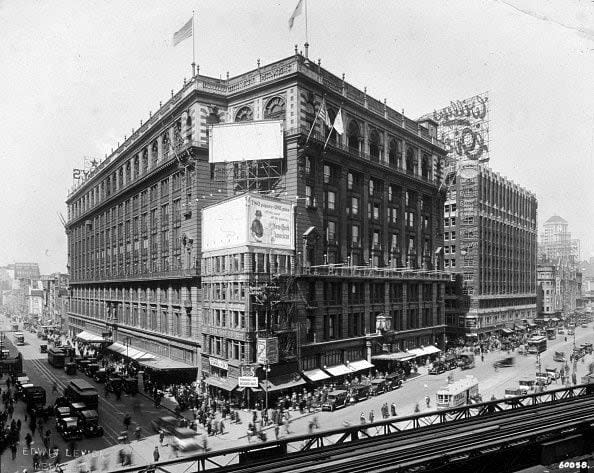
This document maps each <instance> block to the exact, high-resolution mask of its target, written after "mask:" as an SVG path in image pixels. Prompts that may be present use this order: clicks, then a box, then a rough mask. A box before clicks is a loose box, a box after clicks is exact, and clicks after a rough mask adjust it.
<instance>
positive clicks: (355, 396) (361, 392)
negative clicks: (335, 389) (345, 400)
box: [349, 384, 371, 404]
mask: <svg viewBox="0 0 594 473" xmlns="http://www.w3.org/2000/svg"><path fill="white" fill-rule="evenodd" d="M370 388H371V385H369V384H357V385H355V386H351V389H350V393H349V394H350V400H349V402H350V403H351V404H354V403H356V402H359V401H364V400H365V399H367V398H368V397H369V391H370Z"/></svg>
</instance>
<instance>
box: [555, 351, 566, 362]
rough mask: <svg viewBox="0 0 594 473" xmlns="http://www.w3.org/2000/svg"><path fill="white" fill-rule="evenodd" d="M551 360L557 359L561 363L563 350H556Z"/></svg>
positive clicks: (563, 354) (563, 358) (563, 359)
mask: <svg viewBox="0 0 594 473" xmlns="http://www.w3.org/2000/svg"><path fill="white" fill-rule="evenodd" d="M553 361H558V362H561V363H563V362H565V352H562V351H556V352H555V354H554V355H553Z"/></svg>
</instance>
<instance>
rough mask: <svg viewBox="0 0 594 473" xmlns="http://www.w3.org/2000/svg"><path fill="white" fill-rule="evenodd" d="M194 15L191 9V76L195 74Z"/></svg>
mask: <svg viewBox="0 0 594 473" xmlns="http://www.w3.org/2000/svg"><path fill="white" fill-rule="evenodd" d="M195 18H196V15H195V14H194V10H192V77H194V76H196V39H195V38H194V30H195V29H196V19H195Z"/></svg>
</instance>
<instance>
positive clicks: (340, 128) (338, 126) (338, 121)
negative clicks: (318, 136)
mask: <svg viewBox="0 0 594 473" xmlns="http://www.w3.org/2000/svg"><path fill="white" fill-rule="evenodd" d="M332 126H333V127H334V129H335V130H336V133H338V134H339V135H342V134H343V133H344V124H343V123H342V108H340V109H339V110H338V113H337V114H336V118H335V119H334V125H332Z"/></svg>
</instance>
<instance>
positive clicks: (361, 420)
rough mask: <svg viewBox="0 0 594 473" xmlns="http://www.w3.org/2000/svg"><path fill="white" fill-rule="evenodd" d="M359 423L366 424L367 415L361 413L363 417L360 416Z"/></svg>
mask: <svg viewBox="0 0 594 473" xmlns="http://www.w3.org/2000/svg"><path fill="white" fill-rule="evenodd" d="M359 421H360V422H361V424H365V414H364V413H363V412H361V415H360V416H359Z"/></svg>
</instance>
